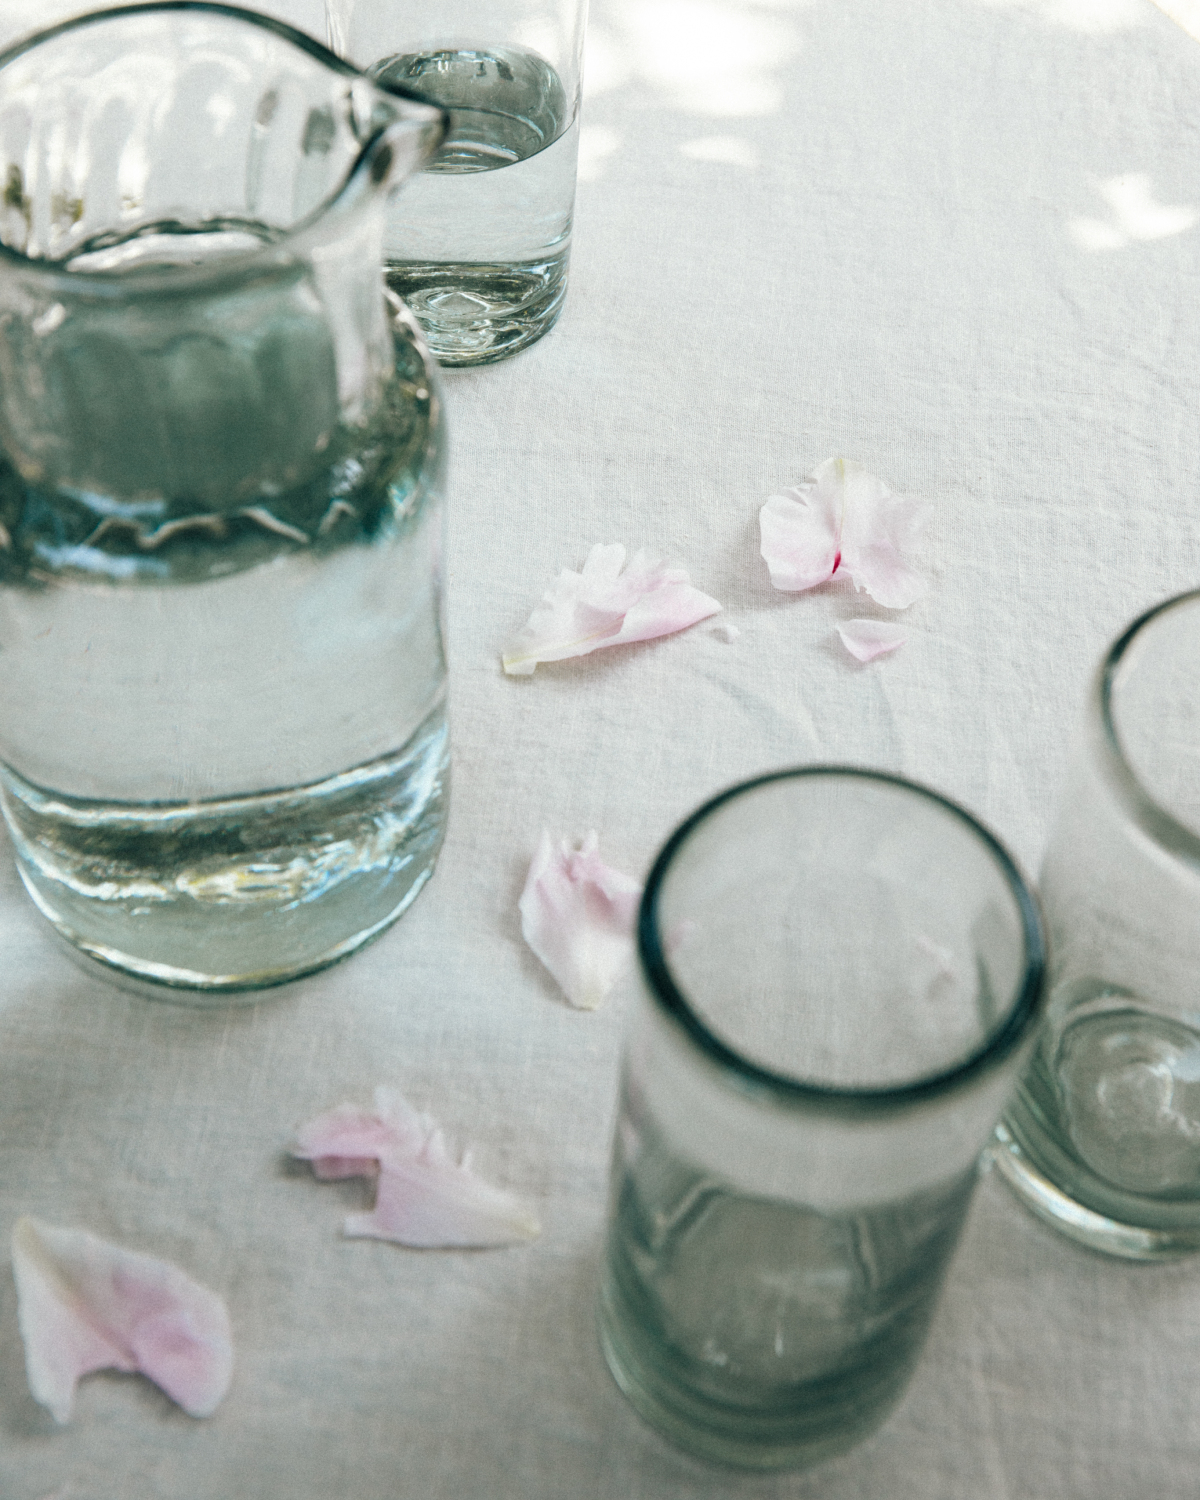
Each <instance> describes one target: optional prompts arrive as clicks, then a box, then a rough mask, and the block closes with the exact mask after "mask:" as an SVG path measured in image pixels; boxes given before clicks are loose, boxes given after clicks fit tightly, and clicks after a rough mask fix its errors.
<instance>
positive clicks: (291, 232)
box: [0, 0, 449, 297]
mask: <svg viewBox="0 0 1200 1500" xmlns="http://www.w3.org/2000/svg"><path fill="white" fill-rule="evenodd" d="M173 11H183V12H189V11H190V12H195V13H197V14H201V15H205V14H207V15H213V16H222V17H225V18H227V19H229V20H233V21H242V22H245V23H246V24H247V25H251V26H254V27H255V28H257V29H258V30H259V31H266V32H270V33H272V34H273V35H275V36H277V37H279V38H280V39H281V40H282V41H285V42H289V43H291V44H292V45H293V46H294V47H297V48H299V50H300V51H302V52H306V53H308V55H309V56H310V57H311V58H313V59H314V60H315V61H316V62H319V63H321V64H322V65H323V66H324V67H326V68H327V69H328V70H329V71H330V72H331V73H340V74H342V76H343V77H345V78H354V79H361V80H362V81H363V82H364V83H365V84H367V85H368V86H369V87H370V88H372V89H373V90H374V91H375V92H376V93H377V94H380V95H391V96H392V97H393V98H396V99H402V100H404V101H405V103H407V104H413V105H419V106H421V107H423V108H424V109H427V110H429V111H431V113H437V114H440V115H441V117H442V129H443V134H444V133H445V131H446V129H447V128H448V122H449V115H448V114H447V113H446V111H445V110H444V109H441V108H440V106H438V105H436V104H433V103H431V101H430V100H428V99H426V98H425V97H424V96H423V95H422V94H419V93H417V92H416V90H414V89H407V88H404V87H403V86H402V85H400V84H391V83H380V82H378V81H377V80H376V79H374V78H372V77H371V76H370V74H369V73H366V72H364V70H363V69H362V68H357V67H355V66H354V64H353V63H351V62H347V61H346V59H345V58H343V57H339V56H338V55H337V53H336V52H333V51H331V50H330V49H329V48H328V47H326V46H325V45H324V44H323V43H322V42H319V41H317V39H316V38H315V37H312V36H309V35H308V34H307V33H306V32H303V31H300V30H299V29H298V28H297V27H295V26H291V25H289V24H288V23H287V22H286V21H281V20H279V19H277V18H276V17H275V16H266V15H262V14H260V13H259V12H258V11H254V10H247V9H246V8H245V7H243V6H239V5H226V4H224V3H223V0H151V3H149V4H136V3H135V4H125V5H113V6H106V7H103V8H101V9H99V10H92V11H85V12H84V13H83V14H80V15H74V16H69V17H67V19H65V20H63V21H58V22H56V23H55V24H54V25H53V26H46V27H43V28H41V29H39V30H37V31H33V32H30V33H29V35H27V36H24V37H20V38H18V39H17V41H15V42H13V43H12V45H11V46H8V47H5V48H4V49H3V50H0V71H2V70H3V69H4V68H5V67H7V66H8V64H9V63H10V62H14V61H15V60H16V59H17V58H18V57H21V56H22V55H23V54H24V53H26V52H30V51H32V50H33V48H35V47H37V46H40V45H41V44H42V43H43V42H49V41H53V40H54V39H55V38H56V37H60V36H63V35H65V34H66V33H67V32H70V31H82V30H84V29H85V28H86V27H89V26H95V25H97V24H99V23H101V22H104V21H112V20H116V19H121V18H124V17H126V16H137V15H163V14H166V13H170V12H173ZM387 128H388V127H387V126H386V125H381V126H380V127H379V128H378V129H376V130H373V131H372V132H371V134H370V135H369V136H368V137H367V138H366V140H364V141H363V143H362V146H361V149H360V150H359V153H358V155H357V156H356V157H355V158H354V161H353V162H352V163H351V164H350V166H349V168H348V169H347V171H346V173H345V175H344V176H343V177H342V179H341V180H340V181H339V182H338V184H337V186H336V187H335V188H334V189H333V191H332V192H331V193H329V194H328V195H327V196H326V197H324V198H322V199H321V201H320V202H319V203H318V204H316V205H315V206H314V207H313V208H311V209H310V210H309V211H308V213H306V214H304V215H303V216H302V217H301V218H299V219H297V220H296V222H295V223H294V224H292V225H290V226H289V227H288V228H287V229H285V230H283V231H282V232H281V233H280V235H279V237H278V239H274V240H270V241H267V242H264V243H263V244H262V245H258V246H255V247H254V248H253V249H251V250H246V251H244V252H239V253H237V254H231V255H228V256H222V257H221V258H220V259H219V260H218V261H216V262H214V263H212V264H211V265H189V264H186V263H185V264H181V265H178V266H172V267H169V268H168V269H169V271H171V272H172V273H174V274H168V275H166V276H163V275H162V268H161V267H156V268H153V274H151V275H149V276H147V277H145V278H140V277H139V276H138V269H137V268H136V267H135V268H132V269H130V270H125V271H121V272H118V273H114V272H113V271H86V270H85V271H72V270H70V269H68V267H67V265H66V264H65V263H64V262H63V261H56V260H47V259H45V258H42V257H38V256H32V255H26V254H25V253H24V251H21V250H16V249H14V248H13V247H12V246H11V245H5V244H3V243H0V263H2V262H8V263H9V264H10V265H12V266H13V267H14V268H19V269H22V270H26V271H29V272H31V273H33V274H35V275H37V276H38V277H39V278H42V279H45V280H50V281H58V282H60V283H61V284H62V285H63V286H64V287H70V288H72V289H73V290H74V291H75V292H77V293H78V292H80V291H82V290H83V289H84V288H86V289H87V291H88V292H89V293H91V294H94V295H97V296H100V297H103V296H107V295H111V296H114V297H118V296H119V297H125V296H128V292H129V286H130V282H131V280H132V279H134V278H137V279H138V280H143V279H144V281H145V286H144V291H145V292H146V293H147V294H150V293H154V292H162V293H164V294H168V295H170V294H177V293H179V292H180V291H182V290H186V289H188V288H190V287H191V286H193V285H195V284H197V283H203V284H205V285H207V284H208V283H209V282H211V281H220V280H222V279H225V278H226V276H233V277H242V276H244V275H245V274H246V272H247V270H250V269H253V268H254V267H255V266H256V264H258V263H260V262H261V263H263V264H266V263H268V262H269V261H272V260H275V259H277V258H278V256H279V252H280V251H281V250H286V248H287V246H288V245H289V244H291V243H293V242H295V241H296V240H297V239H299V238H300V237H301V236H302V235H303V234H305V233H307V232H308V231H309V230H310V229H311V228H312V226H313V225H314V224H315V223H317V222H318V221H319V220H320V219H321V218H322V217H323V216H324V215H325V214H326V213H328V212H329V210H330V209H331V208H332V207H333V205H334V204H335V203H337V202H338V201H339V200H340V199H343V198H345V197H346V196H347V195H348V194H349V193H351V192H352V191H353V187H354V184H356V183H357V182H358V180H359V178H360V177H361V175H362V172H363V168H364V166H366V165H367V164H368V163H369V162H370V161H371V158H372V156H373V155H374V152H375V148H376V147H377V146H378V144H379V141H380V138H381V137H382V136H383V135H384V134H385V132H386V130H387ZM145 269H146V270H151V268H149V267H147V268H145ZM141 290H143V288H142V287H139V291H141Z"/></svg>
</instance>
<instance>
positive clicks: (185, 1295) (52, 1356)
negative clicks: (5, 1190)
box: [12, 1218, 233, 1422]
mask: <svg viewBox="0 0 1200 1500" xmlns="http://www.w3.org/2000/svg"><path fill="white" fill-rule="evenodd" d="M12 1257H13V1275H14V1278H15V1280H16V1283H17V1320H18V1322H19V1324H20V1328H21V1338H22V1340H23V1341H24V1344H25V1368H26V1372H27V1374H28V1377H29V1389H30V1390H31V1391H32V1392H33V1396H34V1399H35V1400H37V1401H39V1402H41V1404H42V1405H43V1406H45V1407H48V1408H49V1410H50V1412H51V1414H52V1415H53V1417H54V1419H55V1420H56V1421H57V1422H66V1421H67V1420H68V1419H69V1418H70V1415H71V1407H72V1404H73V1401H74V1396H75V1386H76V1384H77V1382H78V1381H79V1380H80V1378H81V1377H82V1376H84V1375H89V1374H91V1373H92V1371H94V1370H124V1371H127V1372H131V1371H134V1370H137V1371H140V1372H141V1373H142V1374H143V1375H145V1376H146V1377H147V1378H148V1379H150V1380H152V1381H153V1382H154V1383H155V1385H157V1386H158V1387H159V1388H160V1389H161V1390H163V1391H165V1392H166V1394H167V1395H168V1396H170V1398H171V1399H172V1401H174V1402H176V1403H177V1404H178V1405H179V1406H181V1407H182V1408H183V1409H184V1411H186V1412H187V1413H188V1415H189V1416H193V1417H207V1416H211V1415H212V1413H213V1412H214V1411H215V1410H216V1408H217V1407H218V1405H219V1404H220V1402H221V1400H222V1398H223V1397H224V1395H225V1393H226V1391H227V1390H228V1389H229V1382H230V1380H231V1378H232V1376H233V1342H232V1337H231V1333H230V1328H229V1314H228V1312H227V1311H226V1309H225V1304H224V1303H223V1302H222V1301H221V1299H220V1297H218V1296H217V1294H216V1293H215V1292H211V1291H209V1289H208V1288H207V1287H204V1286H201V1285H200V1284H199V1283H198V1282H196V1281H193V1280H192V1279H191V1277H190V1276H187V1275H185V1274H184V1272H183V1271H181V1270H180V1269H179V1268H178V1266H173V1265H171V1263H170V1262H169V1261H165V1260H156V1259H155V1258H154V1257H153V1256H150V1255H140V1254H138V1253H137V1252H135V1251H133V1250H124V1249H122V1248H121V1247H120V1246H119V1245H111V1244H109V1243H108V1242H107V1241H106V1240H101V1239H97V1238H96V1236H95V1235H93V1234H88V1233H87V1232H86V1231H85V1230H82V1229H55V1228H53V1227H51V1226H50V1225H49V1224H42V1223H39V1222H38V1221H37V1220H36V1219H30V1218H23V1219H20V1220H18V1222H17V1226H16V1228H15V1229H14V1230H13V1238H12Z"/></svg>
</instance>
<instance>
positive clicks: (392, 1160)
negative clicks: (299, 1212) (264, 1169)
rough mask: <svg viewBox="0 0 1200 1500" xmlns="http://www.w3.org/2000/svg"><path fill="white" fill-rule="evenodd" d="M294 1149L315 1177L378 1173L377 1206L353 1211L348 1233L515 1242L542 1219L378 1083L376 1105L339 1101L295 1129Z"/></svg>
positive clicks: (434, 1243)
mask: <svg viewBox="0 0 1200 1500" xmlns="http://www.w3.org/2000/svg"><path fill="white" fill-rule="evenodd" d="M292 1154H293V1155H294V1156H299V1157H303V1158H305V1159H307V1160H309V1161H311V1162H312V1164H313V1171H314V1172H315V1173H316V1175H317V1176H318V1177H375V1176H378V1182H377V1185H376V1189H375V1206H374V1208H373V1209H372V1210H371V1211H370V1212H369V1213H360V1214H350V1215H349V1217H348V1218H347V1219H346V1220H345V1223H344V1224H343V1226H342V1232H343V1233H344V1234H345V1235H347V1236H348V1237H349V1238H352V1239H353V1238H369V1239H378V1240H395V1241H396V1242H397V1243H399V1244H402V1245H409V1246H413V1247H415V1248H418V1249H435V1248H447V1247H451V1246H468V1245H471V1246H477V1247H484V1246H490V1245H512V1244H516V1243H517V1242H519V1241H521V1240H529V1239H533V1238H534V1237H535V1236H536V1235H538V1234H540V1233H541V1226H540V1225H539V1224H538V1221H537V1219H536V1218H535V1216H534V1215H533V1214H532V1213H531V1211H530V1210H529V1208H528V1207H527V1206H526V1205H525V1204H524V1203H522V1202H521V1200H520V1199H519V1198H516V1197H514V1196H513V1194H511V1193H508V1192H505V1191H503V1190H502V1189H501V1188H497V1187H493V1186H492V1185H491V1184H490V1183H487V1182H484V1181H483V1180H482V1179H481V1178H479V1177H476V1176H475V1174H474V1173H473V1172H472V1171H471V1170H470V1168H469V1166H468V1165H467V1162H466V1160H465V1159H464V1160H463V1161H461V1162H458V1161H455V1159H454V1157H453V1156H452V1155H451V1154H450V1150H449V1148H448V1147H447V1145H446V1140H445V1137H444V1136H443V1134H442V1132H441V1130H440V1129H439V1128H438V1126H437V1124H436V1123H435V1122H434V1120H433V1119H431V1117H430V1116H429V1115H427V1114H421V1113H419V1112H418V1111H417V1110H415V1109H413V1107H412V1105H410V1104H409V1103H408V1101H407V1100H406V1099H405V1098H404V1097H403V1096H402V1095H401V1094H399V1093H397V1092H396V1091H395V1090H394V1089H387V1088H378V1089H376V1090H375V1109H374V1110H373V1111H372V1110H364V1109H359V1108H357V1107H356V1106H355V1105H351V1104H343V1105H339V1107H338V1108H337V1109H332V1110H330V1111H329V1112H328V1113H327V1114H324V1115H320V1116H318V1117H317V1119H315V1120H312V1121H310V1122H309V1124H307V1125H306V1126H304V1128H303V1129H302V1130H301V1131H300V1132H299V1134H298V1137H297V1142H296V1145H295V1147H294V1148H293V1151H292Z"/></svg>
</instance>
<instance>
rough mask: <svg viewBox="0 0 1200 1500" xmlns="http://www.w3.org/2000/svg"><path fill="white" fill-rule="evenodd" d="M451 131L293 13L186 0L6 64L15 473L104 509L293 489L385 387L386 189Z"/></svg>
mask: <svg viewBox="0 0 1200 1500" xmlns="http://www.w3.org/2000/svg"><path fill="white" fill-rule="evenodd" d="M444 131H445V117H444V116H443V114H442V112H441V111H440V110H438V109H436V108H435V107H433V106H431V105H429V104H427V103H425V102H424V101H422V100H420V99H418V98H416V97H413V96H407V95H405V94H404V93H403V91H400V90H394V89H387V88H384V87H381V86H379V85H377V84H375V83H374V82H372V81H371V80H370V79H368V78H366V77H365V76H364V75H362V74H361V73H359V72H358V71H357V70H356V69H354V68H353V67H352V66H350V65H349V64H347V63H345V62H344V61H342V60H341V59H339V58H337V57H335V56H334V55H333V54H332V53H330V52H328V51H327V50H326V49H325V48H324V47H322V46H321V45H320V44H319V43H317V42H315V41H313V40H312V39H311V38H309V37H306V36H304V35H302V34H301V33H300V32H297V31H295V30H293V29H292V28H290V27H288V26H286V25H284V24H283V23H281V22H278V21H274V20H270V19H267V18H266V17H263V16H258V15H255V14H253V13H252V12H249V11H244V10H238V9H234V8H232V7H229V6H224V5H211V4H205V3H195V0H168V3H165V4H158V5H149V6H127V7H122V8H119V9H114V10H109V11H100V12H97V13H94V14H91V15H87V16H83V17H81V18H79V19H76V20H74V21H69V22H66V23H64V24H62V25H60V26H57V27H55V28H53V29H51V30H49V31H46V32H43V33H41V34H40V35H38V36H35V37H31V38H29V39H27V40H25V41H23V42H21V43H18V44H17V45H16V46H15V47H13V48H11V49H10V50H9V51H8V52H6V53H4V54H2V55H0V184H2V188H0V387H2V390H0V444H2V445H3V447H4V449H5V451H6V452H7V455H8V457H9V458H10V459H11V461H12V462H13V464H14V465H15V466H16V468H17V470H18V471H19V472H20V474H21V476H22V477H23V478H24V479H25V480H27V481H31V482H36V483H47V482H51V483H53V484H54V485H55V486H56V487H58V488H59V489H62V488H66V489H69V490H73V491H77V492H79V493H86V494H91V495H97V496H100V497H107V499H108V501H109V502H111V503H113V504H130V503H132V504H139V503H144V502H149V501H157V500H162V499H163V498H164V497H166V496H167V495H168V494H170V493H174V494H175V495H176V497H177V498H178V497H179V496H180V495H181V494H186V495H188V496H190V497H191V499H192V500H194V501H195V502H196V503H198V504H200V505H201V506H202V507H211V506H214V505H218V506H219V505H221V504H225V503H228V501H229V500H230V499H232V500H233V501H234V502H235V503H237V504H241V505H244V504H245V503H247V501H248V500H249V503H251V504H253V503H254V501H255V499H256V498H257V497H264V496H268V495H270V494H271V493H273V492H278V491H279V490H280V489H281V488H289V487H292V486H294V484H295V482H296V480H297V478H298V477H300V476H302V474H303V472H304V471H305V469H306V468H311V467H312V465H313V464H314V463H317V462H319V461H320V455H321V453H322V452H323V449H324V446H325V445H327V443H328V441H329V434H330V432H331V431H332V429H333V428H334V427H336V426H337V425H338V423H343V424H344V423H346V422H349V423H356V422H362V421H364V420H366V419H367V418H368V417H369V415H370V412H371V411H372V409H373V408H374V406H375V404H376V403H377V402H378V400H379V398H380V391H381V386H382V382H383V381H384V380H385V379H386V377H387V375H388V374H389V372H390V371H391V369H392V366H393V351H392V340H391V334H390V326H389V321H388V314H387V311H386V307H385V303H384V298H383V293H382V283H381V277H380V269H379V268H380V262H381V259H382V252H381V236H382V229H383V208H384V202H385V200H386V198H387V196H388V195H389V194H390V192H391V191H392V190H393V189H394V188H395V187H396V186H397V185H398V184H399V182H401V181H402V180H403V179H404V177H405V176H407V175H408V174H409V173H410V172H413V171H415V170H418V169H419V168H420V166H421V164H422V163H423V162H424V161H425V160H426V159H427V158H428V157H429V156H430V155H431V154H432V152H433V151H434V150H436V148H437V146H438V144H439V143H440V141H441V139H442V137H443V134H444ZM222 497H224V498H222Z"/></svg>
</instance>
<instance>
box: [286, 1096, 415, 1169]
mask: <svg viewBox="0 0 1200 1500" xmlns="http://www.w3.org/2000/svg"><path fill="white" fill-rule="evenodd" d="M433 1128H434V1125H433V1121H432V1120H431V1119H430V1118H429V1116H428V1115H422V1114H419V1113H418V1112H417V1111H416V1110H415V1109H413V1107H412V1105H410V1104H409V1103H408V1101H407V1100H406V1099H405V1098H404V1097H403V1096H402V1095H400V1094H398V1093H397V1092H396V1091H395V1090H394V1089H388V1088H382V1087H381V1088H377V1089H376V1090H375V1108H374V1110H367V1109H360V1108H359V1107H358V1106H357V1105H355V1104H339V1105H338V1107H337V1108H336V1109H331V1110H329V1111H328V1113H326V1114H323V1115H319V1116H318V1117H317V1118H316V1119H315V1120H310V1121H309V1123H308V1124H307V1125H305V1126H304V1128H303V1129H302V1130H301V1131H300V1132H299V1134H298V1135H297V1137H296V1145H295V1147H294V1148H293V1151H292V1155H293V1156H299V1157H301V1158H303V1159H304V1160H306V1161H311V1162H312V1164H313V1172H314V1173H315V1174H316V1175H317V1176H318V1177H321V1178H326V1179H328V1178H337V1177H371V1176H374V1174H375V1171H376V1169H377V1166H378V1163H379V1161H380V1159H381V1157H382V1156H383V1155H384V1154H385V1153H386V1152H388V1151H396V1150H399V1151H404V1150H408V1149H411V1150H414V1151H415V1150H417V1149H419V1148H420V1146H422V1145H423V1144H424V1142H425V1139H426V1137H427V1136H428V1135H429V1132H430V1131H431V1130H432V1129H433Z"/></svg>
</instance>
